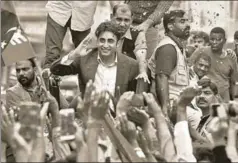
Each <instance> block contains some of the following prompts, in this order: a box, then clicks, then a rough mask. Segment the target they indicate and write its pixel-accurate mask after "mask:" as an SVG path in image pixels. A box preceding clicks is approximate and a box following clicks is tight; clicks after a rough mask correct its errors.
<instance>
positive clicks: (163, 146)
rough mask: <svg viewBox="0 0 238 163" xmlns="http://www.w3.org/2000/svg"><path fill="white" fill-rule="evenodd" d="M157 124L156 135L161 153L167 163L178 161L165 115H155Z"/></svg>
mask: <svg viewBox="0 0 238 163" xmlns="http://www.w3.org/2000/svg"><path fill="white" fill-rule="evenodd" d="M154 117H155V122H156V130H157V132H156V135H157V138H158V141H159V144H160V152H161V154H162V156H164V158H165V159H166V161H169V162H170V161H177V157H176V151H175V147H174V143H173V138H172V136H171V134H170V131H169V128H168V125H167V123H166V120H165V117H164V116H163V113H162V112H160V113H156V114H155V115H154Z"/></svg>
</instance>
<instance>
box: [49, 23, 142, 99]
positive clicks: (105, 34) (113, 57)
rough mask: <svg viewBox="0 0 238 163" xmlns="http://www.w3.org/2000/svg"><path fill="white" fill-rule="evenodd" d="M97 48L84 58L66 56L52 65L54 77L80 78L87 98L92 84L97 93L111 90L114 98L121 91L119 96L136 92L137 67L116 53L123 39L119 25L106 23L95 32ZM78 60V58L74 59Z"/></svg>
mask: <svg viewBox="0 0 238 163" xmlns="http://www.w3.org/2000/svg"><path fill="white" fill-rule="evenodd" d="M95 35H96V37H97V47H96V48H95V49H93V50H92V51H90V52H89V53H88V54H87V55H85V56H79V57H76V56H71V57H70V56H65V57H63V58H62V59H59V60H57V61H56V62H54V63H53V65H52V66H51V68H50V70H51V72H52V74H54V75H59V76H64V75H76V74H78V79H79V87H80V91H81V92H82V95H84V92H85V87H86V84H87V82H88V81H89V80H92V81H93V82H94V84H95V85H96V89H97V90H108V91H109V92H110V93H111V94H112V95H114V94H115V89H117V88H118V87H120V92H121V93H124V92H126V91H129V90H132V91H135V87H136V84H135V83H134V81H135V80H134V79H135V78H136V76H137V75H138V71H139V70H138V64H137V62H136V61H135V60H133V59H132V58H129V57H128V56H126V55H123V54H121V53H119V52H117V43H118V40H119V38H120V33H119V32H118V25H116V24H115V23H112V22H103V23H101V24H100V25H99V26H98V28H97V29H96V32H95ZM74 57H75V58H74Z"/></svg>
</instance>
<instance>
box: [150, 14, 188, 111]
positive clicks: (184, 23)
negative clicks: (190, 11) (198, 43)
mask: <svg viewBox="0 0 238 163" xmlns="http://www.w3.org/2000/svg"><path fill="white" fill-rule="evenodd" d="M163 25H164V28H165V34H166V36H165V38H164V39H163V40H161V42H160V43H159V45H158V46H157V48H156V50H155V52H154V54H153V55H152V56H151V58H150V59H149V63H148V67H149V69H150V70H151V75H152V87H151V91H152V92H153V93H155V94H156V95H157V98H158V101H159V103H160V105H161V106H162V109H163V111H164V113H165V115H168V111H171V110H170V108H171V105H170V103H172V101H174V100H175V99H177V98H178V96H179V93H180V91H181V89H182V88H185V87H186V86H188V85H189V73H188V68H187V63H186V60H185V59H186V54H185V50H186V48H185V45H186V40H187V39H188V37H189V33H190V25H189V21H188V17H187V15H186V13H185V11H183V10H172V11H170V12H169V13H166V14H165V15H164V19H163Z"/></svg>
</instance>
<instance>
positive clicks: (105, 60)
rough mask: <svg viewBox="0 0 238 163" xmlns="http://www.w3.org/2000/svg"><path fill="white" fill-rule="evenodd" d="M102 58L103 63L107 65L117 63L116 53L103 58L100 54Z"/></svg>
mask: <svg viewBox="0 0 238 163" xmlns="http://www.w3.org/2000/svg"><path fill="white" fill-rule="evenodd" d="M99 56H100V59H101V60H102V62H103V63H104V64H105V65H108V66H109V65H111V64H113V63H114V62H115V58H116V53H114V54H111V55H109V56H103V55H101V54H99Z"/></svg>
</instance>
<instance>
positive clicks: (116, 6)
mask: <svg viewBox="0 0 238 163" xmlns="http://www.w3.org/2000/svg"><path fill="white" fill-rule="evenodd" d="M121 7H122V8H123V10H122V12H126V11H127V10H129V11H130V12H131V16H132V15H133V13H132V9H131V6H130V5H128V4H126V3H120V4H116V5H115V6H114V7H113V9H112V15H113V16H115V14H116V12H117V10H118V9H119V8H121Z"/></svg>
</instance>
